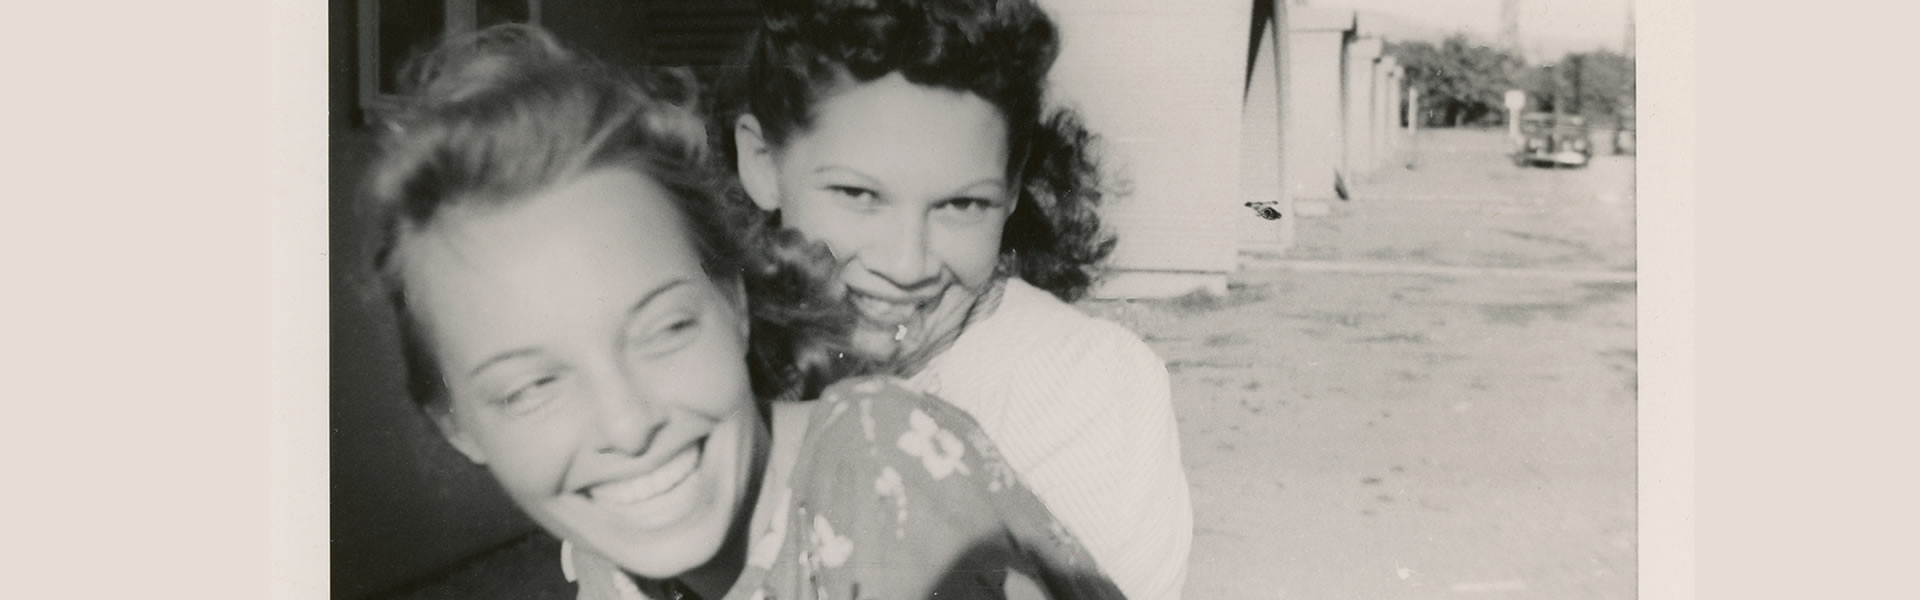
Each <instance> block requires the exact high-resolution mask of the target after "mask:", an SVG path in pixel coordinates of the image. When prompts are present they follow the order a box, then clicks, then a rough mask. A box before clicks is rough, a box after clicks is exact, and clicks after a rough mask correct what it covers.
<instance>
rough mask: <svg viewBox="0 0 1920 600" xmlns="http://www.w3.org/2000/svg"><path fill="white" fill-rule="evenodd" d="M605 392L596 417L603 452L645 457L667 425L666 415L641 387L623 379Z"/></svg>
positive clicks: (599, 395) (598, 403)
mask: <svg viewBox="0 0 1920 600" xmlns="http://www.w3.org/2000/svg"><path fill="white" fill-rule="evenodd" d="M603 389H604V392H602V393H600V394H598V397H597V398H596V400H595V411H594V412H595V414H594V415H593V417H594V421H595V423H594V424H593V427H594V428H595V429H596V430H597V432H598V433H599V436H600V440H599V442H600V444H599V445H600V448H599V449H600V451H602V452H607V453H615V454H626V455H634V456H637V455H640V454H644V453H646V451H647V447H648V446H650V445H652V444H653V438H654V437H655V436H657V435H659V433H660V429H661V428H662V427H664V426H666V424H667V421H666V418H665V417H666V411H664V410H661V408H660V405H659V403H658V402H656V401H655V400H654V399H653V398H652V397H650V396H649V395H648V394H647V393H646V392H644V391H642V388H641V386H637V385H633V384H631V383H628V382H626V381H624V380H623V379H622V380H616V381H613V382H610V384H609V385H607V386H606V387H605V388H603Z"/></svg>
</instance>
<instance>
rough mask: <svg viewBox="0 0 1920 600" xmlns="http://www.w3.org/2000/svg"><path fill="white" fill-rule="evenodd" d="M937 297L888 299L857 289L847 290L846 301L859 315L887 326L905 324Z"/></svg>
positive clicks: (876, 323)
mask: <svg viewBox="0 0 1920 600" xmlns="http://www.w3.org/2000/svg"><path fill="white" fill-rule="evenodd" d="M937 298H938V296H935V297H932V298H909V299H903V300H889V299H884V298H880V297H878V296H873V295H869V294H863V293H860V291H858V290H852V289H849V290H847V301H848V302H851V303H852V304H853V307H854V309H855V310H858V311H859V312H860V316H861V317H863V318H865V319H866V320H867V321H868V322H870V323H873V324H875V325H882V326H889V327H891V326H896V325H905V324H907V322H908V321H911V320H913V318H914V317H915V316H916V315H918V314H919V313H920V312H921V310H922V309H924V308H926V307H927V305H929V304H932V303H933V301H934V300H935V299H937Z"/></svg>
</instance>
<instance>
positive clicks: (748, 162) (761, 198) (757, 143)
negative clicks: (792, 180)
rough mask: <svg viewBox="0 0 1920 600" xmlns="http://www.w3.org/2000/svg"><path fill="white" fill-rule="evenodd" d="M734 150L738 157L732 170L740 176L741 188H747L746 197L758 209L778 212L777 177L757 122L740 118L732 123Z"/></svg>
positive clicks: (778, 176)
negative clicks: (751, 199)
mask: <svg viewBox="0 0 1920 600" xmlns="http://www.w3.org/2000/svg"><path fill="white" fill-rule="evenodd" d="M733 147H734V148H735V149H736V150H737V152H735V154H738V155H739V158H738V160H739V164H737V165H735V170H737V171H738V172H739V173H740V187H742V188H746V191H747V196H749V197H751V198H753V203H754V204H755V205H758V206H759V207H760V210H765V211H774V210H779V209H780V174H779V172H778V171H777V170H775V169H774V164H773V148H771V147H768V146H767V137H766V135H764V133H763V132H762V131H761V130H760V119H758V118H756V117H754V116H753V115H740V118H739V119H736V120H734V123H733Z"/></svg>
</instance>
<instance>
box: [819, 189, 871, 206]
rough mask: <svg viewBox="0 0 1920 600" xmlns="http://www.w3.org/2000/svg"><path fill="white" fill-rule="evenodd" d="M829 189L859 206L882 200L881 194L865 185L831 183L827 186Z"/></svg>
mask: <svg viewBox="0 0 1920 600" xmlns="http://www.w3.org/2000/svg"><path fill="white" fill-rule="evenodd" d="M827 191H829V192H833V194H834V195H837V196H840V197H842V198H844V199H846V200H848V201H851V202H853V203H854V204H857V205H859V206H872V205H874V204H878V203H879V201H880V195H879V194H876V193H874V192H873V190H869V189H866V188H863V187H855V186H850V185H830V186H827Z"/></svg>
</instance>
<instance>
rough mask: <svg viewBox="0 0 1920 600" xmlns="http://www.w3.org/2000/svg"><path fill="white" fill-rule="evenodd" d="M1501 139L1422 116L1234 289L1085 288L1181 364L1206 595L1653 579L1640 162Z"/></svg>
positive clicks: (1384, 592) (1626, 592) (1247, 261)
mask: <svg viewBox="0 0 1920 600" xmlns="http://www.w3.org/2000/svg"><path fill="white" fill-rule="evenodd" d="M1503 135H1504V132H1500V131H1492V132H1488V131H1451V130H1438V131H1424V132H1422V133H1421V139H1420V140H1419V143H1418V147H1415V148H1408V152H1407V153H1406V155H1407V156H1410V157H1412V159H1413V160H1412V161H1411V162H1412V163H1413V165H1414V167H1413V168H1410V169H1409V168H1406V167H1404V166H1402V165H1399V164H1396V165H1391V166H1389V167H1386V168H1383V169H1381V170H1380V172H1378V173H1377V174H1375V175H1373V176H1372V177H1370V178H1363V179H1362V180H1361V181H1359V182H1357V183H1356V184H1355V186H1354V190H1355V193H1354V195H1353V198H1352V199H1351V200H1350V201H1340V200H1330V201H1327V202H1324V203H1321V204H1323V205H1324V206H1325V208H1326V209H1327V210H1326V212H1325V214H1322V215H1317V216H1305V217H1303V216H1301V215H1300V214H1298V213H1299V212H1300V210H1299V209H1301V208H1303V207H1299V206H1297V207H1295V208H1296V214H1292V215H1288V216H1287V217H1286V218H1298V219H1300V220H1299V222H1298V224H1297V227H1298V241H1297V245H1296V247H1294V248H1293V249H1291V250H1288V251H1284V252H1282V251H1279V250H1277V249H1271V250H1270V249H1261V248H1253V249H1249V250H1247V251H1244V252H1243V253H1242V256H1241V259H1242V266H1243V269H1242V270H1241V271H1240V272H1238V273H1236V274H1235V275H1234V277H1233V283H1232V285H1231V291H1230V293H1229V295H1228V296H1227V297H1225V298H1209V297H1204V296H1194V297H1187V298H1181V299H1177V300H1173V301H1159V302H1118V301H1115V302H1099V303H1093V304H1090V305H1088V306H1087V307H1086V308H1087V309H1088V310H1090V311H1092V312H1095V313H1098V314H1102V315H1104V316H1108V317H1109V318H1113V319H1115V320H1118V321H1120V322H1122V323H1126V324H1128V325H1130V326H1132V327H1133V328H1134V329H1135V330H1136V331H1138V332H1139V333H1140V334H1141V335H1142V336H1143V337H1145V338H1146V339H1147V340H1148V342H1149V343H1150V344H1151V345H1152V346H1153V347H1154V349H1155V350H1156V351H1158V352H1159V353H1160V355H1161V357H1162V358H1164V359H1165V360H1166V361H1167V366H1168V370H1169V371H1170V372H1171V373H1172V375H1173V386H1174V389H1173V393H1174V399H1175V403H1176V411H1177V412H1178V416H1179V419H1180V432H1181V436H1182V444H1183V452H1184V454H1183V458H1184V460H1185V462H1186V465H1187V472H1188V476H1189V479H1190V483H1191V485H1192V488H1193V499H1194V510H1195V513H1196V515H1195V532H1194V547H1193V560H1192V567H1191V571H1190V576H1189V582H1188V584H1187V587H1186V597H1188V598H1196V599H1198V598H1308V599H1348V598H1443V597H1444V598H1456V597H1500V598H1554V599H1605V598H1631V597H1634V595H1635V577H1636V570H1635V566H1636V565H1635V556H1636V542H1635V512H1634V511H1635V458H1636V454H1635V398H1636V394H1635V388H1636V344H1635V333H1634V329H1635V289H1636V286H1635V281H1634V272H1633V270H1634V267H1635V264H1636V260H1635V256H1634V207H1633V202H1634V197H1633V172H1634V171H1633V158H1632V157H1631V156H1624V157H1615V156H1596V157H1595V162H1594V164H1592V165H1591V166H1590V167H1588V168H1585V169H1560V170H1549V169H1539V168H1519V167H1515V166H1514V165H1513V164H1511V163H1510V162H1507V161H1506V159H1505V158H1504V156H1502V152H1503V151H1504V148H1505V146H1504V144H1505V141H1504V138H1503ZM1595 139H1596V140H1597V141H1604V137H1601V136H1599V135H1596V136H1595ZM1602 149H1603V150H1604V149H1605V145H1604V144H1602ZM1402 162H1407V161H1402ZM1309 212H1311V211H1309Z"/></svg>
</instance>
